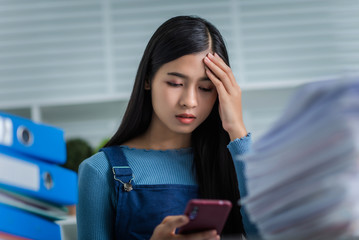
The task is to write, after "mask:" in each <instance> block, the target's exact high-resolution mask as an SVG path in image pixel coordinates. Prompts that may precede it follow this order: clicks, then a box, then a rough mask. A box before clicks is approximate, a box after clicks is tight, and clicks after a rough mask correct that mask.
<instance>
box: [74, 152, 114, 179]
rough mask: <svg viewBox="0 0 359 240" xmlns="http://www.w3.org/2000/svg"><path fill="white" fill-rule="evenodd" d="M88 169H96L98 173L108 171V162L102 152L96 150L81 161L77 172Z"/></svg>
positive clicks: (101, 173)
mask: <svg viewBox="0 0 359 240" xmlns="http://www.w3.org/2000/svg"><path fill="white" fill-rule="evenodd" d="M89 170H92V171H97V172H98V174H100V175H104V174H107V173H108V172H109V171H110V164H109V162H108V160H107V158H106V155H105V153H104V152H97V153H95V154H94V155H92V156H91V157H89V158H87V159H85V160H84V161H82V163H81V164H80V167H79V173H81V172H83V171H89Z"/></svg>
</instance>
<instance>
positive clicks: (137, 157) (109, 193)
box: [77, 16, 250, 240]
mask: <svg viewBox="0 0 359 240" xmlns="http://www.w3.org/2000/svg"><path fill="white" fill-rule="evenodd" d="M249 144H250V134H249V133H247V131H246V128H245V126H244V123H243V117H242V107H241V89H240V87H239V86H238V84H237V83H236V80H235V78H234V76H233V73H232V71H231V69H230V67H229V62H228V54H227V50H226V47H225V44H224V41H223V39H222V36H221V34H220V33H219V31H218V30H217V29H216V28H215V27H214V26H213V25H212V24H210V23H209V22H207V21H206V20H204V19H202V18H199V17H192V16H178V17H174V18H171V19H169V20H168V21H166V22H165V23H163V24H162V25H161V26H160V27H159V28H158V29H157V31H156V32H155V33H154V35H153V36H152V38H151V39H150V41H149V43H148V45H147V47H146V49H145V52H144V55H143V57H142V60H141V62H140V65H139V68H138V71H137V75H136V80H135V84H134V88H133V92H132V95H131V98H130V101H129V104H128V107H127V110H126V113H125V115H124V117H123V120H122V123H121V125H120V127H119V129H118V131H117V132H116V133H115V135H114V136H113V137H112V138H111V140H110V141H109V142H108V143H107V145H106V147H105V148H104V149H103V150H102V151H100V152H98V153H97V154H95V155H94V156H92V157H90V158H88V159H87V160H85V161H84V162H83V163H82V164H81V166H80V168H79V203H78V207H77V223H78V235H79V239H80V240H81V239H114V238H116V239H150V238H151V239H172V238H174V239H219V236H218V234H217V233H216V232H215V231H205V232H200V233H195V234H191V235H185V236H181V235H179V234H177V233H176V229H177V228H178V227H180V226H182V225H185V224H186V223H187V222H188V221H189V219H188V218H187V217H185V216H184V215H182V214H183V212H184V209H185V206H186V204H187V202H188V200H190V199H192V198H207V199H228V200H230V201H231V202H232V204H233V209H232V211H231V213H230V216H229V218H228V221H227V223H226V225H225V228H224V230H223V234H231V235H237V234H238V235H240V234H244V228H243V224H242V216H241V212H240V207H239V206H238V204H237V202H238V200H239V199H240V193H239V187H238V181H237V176H236V171H235V167H234V162H233V158H234V157H235V156H236V155H238V154H243V153H244V152H246V151H247V150H248V149H249ZM239 177H240V179H241V177H242V176H239ZM240 185H241V186H243V182H241V183H240Z"/></svg>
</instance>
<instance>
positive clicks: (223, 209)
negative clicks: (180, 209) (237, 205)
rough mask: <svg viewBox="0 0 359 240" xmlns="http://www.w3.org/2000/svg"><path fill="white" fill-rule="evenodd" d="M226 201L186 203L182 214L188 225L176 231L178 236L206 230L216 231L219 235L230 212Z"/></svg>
mask: <svg viewBox="0 0 359 240" xmlns="http://www.w3.org/2000/svg"><path fill="white" fill-rule="evenodd" d="M231 208H232V203H231V202H230V201H228V200H209V199H192V200H190V201H189V202H188V203H187V206H186V209H185V212H184V214H185V215H187V216H188V218H189V223H187V224H186V225H184V226H182V227H181V228H179V229H178V233H179V234H188V233H195V232H201V231H206V230H214V229H216V230H217V233H218V234H221V232H222V230H223V227H224V224H225V223H226V221H227V218H228V215H229V213H230V211H231Z"/></svg>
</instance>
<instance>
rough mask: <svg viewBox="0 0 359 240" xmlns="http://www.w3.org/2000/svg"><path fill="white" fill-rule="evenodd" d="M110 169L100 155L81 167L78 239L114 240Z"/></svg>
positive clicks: (85, 162) (96, 155) (83, 163)
mask: <svg viewBox="0 0 359 240" xmlns="http://www.w3.org/2000/svg"><path fill="white" fill-rule="evenodd" d="M111 176H112V175H111V174H110V167H109V164H108V161H107V160H106V157H105V155H104V153H102V152H100V153H97V154H95V155H94V156H92V157H90V158H88V159H86V160H85V161H83V162H82V163H81V165H80V167H79V180H78V186H79V202H78V205H77V207H76V208H77V210H76V211H77V212H76V216H77V233H78V239H79V240H84V239H93V240H95V239H105V240H106V239H114V231H113V229H114V223H115V221H114V209H113V201H112V195H111V194H112V193H113V192H114V191H113V187H114V186H113V184H111V183H112V181H111V180H112V179H111Z"/></svg>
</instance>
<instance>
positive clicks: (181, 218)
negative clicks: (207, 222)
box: [162, 215, 189, 231]
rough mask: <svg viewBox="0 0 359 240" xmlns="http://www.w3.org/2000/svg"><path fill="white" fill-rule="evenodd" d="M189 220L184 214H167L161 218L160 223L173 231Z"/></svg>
mask: <svg viewBox="0 0 359 240" xmlns="http://www.w3.org/2000/svg"><path fill="white" fill-rule="evenodd" d="M188 222H189V219H188V217H187V216H185V215H177V216H167V217H165V218H164V219H163V221H162V223H163V225H164V227H165V228H166V229H168V230H169V231H173V230H175V229H176V228H179V227H182V226H183V225H186V224H187V223H188Z"/></svg>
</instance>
